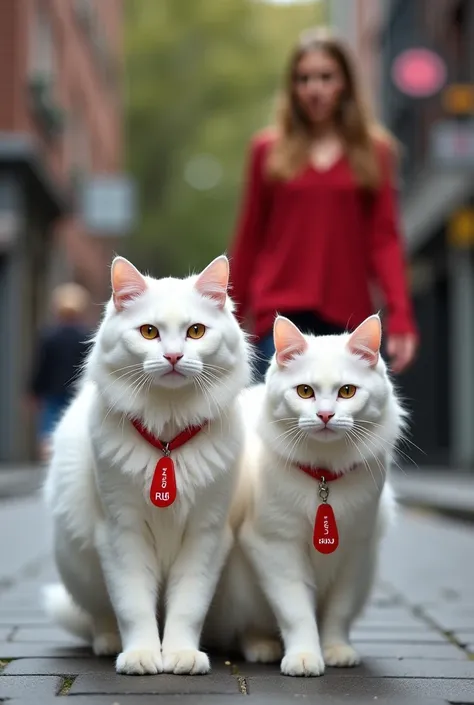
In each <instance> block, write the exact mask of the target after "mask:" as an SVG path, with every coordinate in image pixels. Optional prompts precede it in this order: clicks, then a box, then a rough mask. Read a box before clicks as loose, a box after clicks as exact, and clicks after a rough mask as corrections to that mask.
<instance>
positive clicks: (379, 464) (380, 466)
mask: <svg viewBox="0 0 474 705" xmlns="http://www.w3.org/2000/svg"><path fill="white" fill-rule="evenodd" d="M350 433H351V435H353V436H354V438H355V440H356V441H357V443H362V445H363V446H364V447H365V448H366V449H367V450H368V451H369V453H370V455H371V456H372V457H373V459H374V460H375V464H376V466H377V468H378V470H380V474H381V477H382V479H383V480H384V479H385V476H386V468H385V467H384V465H383V463H382V461H381V460H380V458H379V457H378V456H377V454H376V452H375V451H376V450H379V449H378V448H374V449H372V448H370V446H369V445H368V444H367V443H366V442H365V440H364V438H363V436H362V435H361V434H360V433H359V431H357V429H355V428H354V427H353V428H352V429H351V430H350ZM367 440H370V439H367ZM355 445H356V447H357V444H355ZM358 450H359V453H360V456H361V458H362V459H365V458H364V455H363V453H362V451H361V450H360V448H359V449H358ZM367 461H368V459H367ZM367 467H368V469H369V472H370V475H371V477H372V479H373V481H374V484H375V487H376V488H377V490H380V487H379V486H378V484H377V482H376V481H375V478H374V475H373V472H372V469H371V467H370V464H368V463H367Z"/></svg>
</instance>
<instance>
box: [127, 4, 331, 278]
mask: <svg viewBox="0 0 474 705" xmlns="http://www.w3.org/2000/svg"><path fill="white" fill-rule="evenodd" d="M321 7H322V6H321V5H319V4H318V3H315V4H314V5H313V4H309V5H308V4H303V5H295V6H270V5H266V4H263V3H260V2H256V1H253V0H201V1H200V2H197V1H196V0H159V1H157V2H155V1H153V0H125V39H126V116H127V158H128V168H129V170H130V171H131V172H132V174H133V175H134V177H135V178H136V180H137V184H138V193H139V205H140V214H139V221H138V223H137V227H136V230H135V233H134V234H133V237H132V238H131V240H130V245H129V247H130V250H131V255H132V256H133V257H134V259H135V261H136V262H137V264H139V265H140V266H141V267H143V268H145V269H149V270H150V271H152V272H153V273H155V274H156V275H158V276H159V275H164V274H168V273H170V274H176V275H183V274H187V273H188V271H189V270H190V269H198V268H200V267H202V266H204V265H205V264H206V263H207V262H208V261H209V260H210V259H212V257H214V256H216V255H217V254H220V253H221V252H223V251H225V250H226V248H227V247H228V245H229V242H230V239H231V237H232V232H233V228H234V223H235V213H236V207H237V204H238V203H239V199H240V192H241V183H242V176H243V173H242V172H243V166H244V159H245V155H246V148H247V143H248V140H249V138H250V136H251V134H252V133H253V132H254V131H255V130H256V129H259V128H260V127H262V126H264V125H265V124H268V123H269V122H270V120H271V113H272V108H273V98H274V95H275V91H276V89H277V86H278V81H279V79H280V74H281V72H282V69H283V65H284V62H285V59H286V55H287V53H288V49H289V47H290V46H291V45H292V43H293V42H294V39H295V37H296V36H297V34H298V32H299V31H300V30H301V29H303V28H304V27H307V26H309V25H313V24H315V23H316V22H318V21H319V20H320V14H321V9H320V8H321Z"/></svg>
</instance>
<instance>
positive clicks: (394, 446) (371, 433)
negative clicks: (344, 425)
mask: <svg viewBox="0 0 474 705" xmlns="http://www.w3.org/2000/svg"><path fill="white" fill-rule="evenodd" d="M354 427H355V428H356V429H357V430H358V431H359V432H361V433H363V434H365V435H366V436H367V437H370V436H372V437H374V438H376V439H378V440H380V441H381V442H382V443H383V445H384V446H387V445H388V446H389V447H390V449H391V451H392V452H391V454H390V455H391V460H392V462H393V463H394V465H396V466H397V468H398V469H399V470H400V471H401V472H402V473H403V474H404V475H406V471H405V470H404V469H403V468H402V466H401V465H400V464H399V463H398V462H397V461H396V460H395V457H394V454H395V453H399V454H400V455H401V456H402V457H404V458H406V459H407V460H408V461H409V462H411V463H412V464H413V465H414V466H415V467H418V466H417V463H416V462H415V461H414V460H413V458H411V457H410V456H409V455H408V454H407V453H405V452H404V451H402V450H400V448H398V446H397V442H390V441H388V440H387V439H385V438H384V437H383V436H380V435H379V434H376V433H375V432H374V431H369V430H368V429H366V428H364V427H362V426H361V425H360V422H359V423H358V424H354Z"/></svg>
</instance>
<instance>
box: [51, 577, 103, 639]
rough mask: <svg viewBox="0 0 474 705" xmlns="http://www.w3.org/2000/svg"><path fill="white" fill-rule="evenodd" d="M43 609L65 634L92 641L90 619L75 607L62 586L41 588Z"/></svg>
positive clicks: (52, 585) (53, 585) (54, 585)
mask: <svg viewBox="0 0 474 705" xmlns="http://www.w3.org/2000/svg"><path fill="white" fill-rule="evenodd" d="M43 607H44V609H45V611H46V613H47V615H48V616H49V617H50V619H52V620H53V621H54V622H56V624H59V626H60V627H62V628H63V629H65V630H66V631H67V632H69V633H70V634H74V635H75V636H78V637H80V638H81V639H84V641H87V642H89V643H90V642H91V641H92V618H91V617H90V616H89V615H88V614H87V612H84V611H83V610H82V609H81V608H80V607H78V605H76V603H75V602H74V600H73V599H72V597H71V595H70V594H69V593H68V591H67V590H66V588H65V587H64V585H62V584H61V583H54V584H51V585H46V586H45V587H44V588H43Z"/></svg>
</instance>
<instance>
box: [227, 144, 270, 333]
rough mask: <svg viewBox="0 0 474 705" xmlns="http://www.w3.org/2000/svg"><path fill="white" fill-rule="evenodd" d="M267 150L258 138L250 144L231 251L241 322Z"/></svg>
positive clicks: (262, 210)
mask: <svg viewBox="0 0 474 705" xmlns="http://www.w3.org/2000/svg"><path fill="white" fill-rule="evenodd" d="M266 146H267V143H266V142H265V141H264V140H262V138H261V137H257V138H254V139H253V140H252V142H251V144H250V149H249V150H248V155H247V166H246V170H245V182H244V190H243V196H242V200H241V205H240V213H239V216H238V219H237V228H236V233H235V237H234V241H233V244H232V246H231V251H230V255H231V261H230V278H231V296H232V299H233V300H234V302H235V305H236V316H237V318H238V319H239V320H240V321H242V320H243V319H244V317H245V315H246V314H247V313H248V309H249V304H250V301H249V293H250V282H251V280H252V275H253V273H254V271H255V269H254V268H255V263H256V259H257V256H258V253H259V250H260V248H261V246H262V242H263V237H264V231H265V222H266V214H267V212H268V200H269V184H268V181H267V179H266V175H265V158H266V153H267V149H266Z"/></svg>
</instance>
